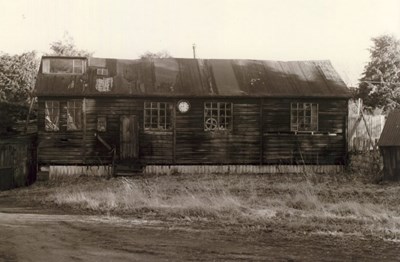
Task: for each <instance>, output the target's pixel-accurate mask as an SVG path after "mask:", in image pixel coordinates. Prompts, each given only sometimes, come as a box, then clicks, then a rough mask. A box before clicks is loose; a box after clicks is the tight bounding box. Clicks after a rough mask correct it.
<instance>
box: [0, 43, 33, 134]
mask: <svg viewBox="0 0 400 262" xmlns="http://www.w3.org/2000/svg"><path fill="white" fill-rule="evenodd" d="M38 68H39V59H38V58H37V57H36V53H35V52H34V51H32V52H27V53H23V54H21V55H13V56H11V55H9V54H5V53H1V54H0V133H1V132H2V131H4V130H7V129H9V128H11V127H12V126H13V124H14V123H15V122H16V121H17V120H24V119H26V117H27V114H28V111H29V104H30V103H31V102H33V101H34V97H33V94H32V93H33V89H34V86H35V80H36V74H37V70H38Z"/></svg>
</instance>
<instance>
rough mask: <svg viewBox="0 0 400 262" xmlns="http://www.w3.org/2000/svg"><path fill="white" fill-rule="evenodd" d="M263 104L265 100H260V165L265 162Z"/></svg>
mask: <svg viewBox="0 0 400 262" xmlns="http://www.w3.org/2000/svg"><path fill="white" fill-rule="evenodd" d="M263 104H264V99H262V98H261V99H260V117H259V118H258V119H259V121H260V123H259V128H260V165H262V164H263V162H264V125H263Z"/></svg>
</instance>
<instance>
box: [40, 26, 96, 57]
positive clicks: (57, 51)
mask: <svg viewBox="0 0 400 262" xmlns="http://www.w3.org/2000/svg"><path fill="white" fill-rule="evenodd" d="M50 50H51V52H50V53H48V54H47V55H54V56H84V57H91V56H93V52H89V51H87V50H83V49H78V48H77V47H76V46H75V42H74V39H73V38H72V36H70V35H69V34H68V32H65V33H64V36H63V39H62V40H59V41H55V42H53V43H51V44H50Z"/></svg>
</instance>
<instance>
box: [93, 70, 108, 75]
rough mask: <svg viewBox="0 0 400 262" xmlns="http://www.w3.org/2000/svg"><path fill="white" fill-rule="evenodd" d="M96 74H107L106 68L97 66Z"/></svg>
mask: <svg viewBox="0 0 400 262" xmlns="http://www.w3.org/2000/svg"><path fill="white" fill-rule="evenodd" d="M96 71H97V75H98V76H108V69H107V68H97V70H96Z"/></svg>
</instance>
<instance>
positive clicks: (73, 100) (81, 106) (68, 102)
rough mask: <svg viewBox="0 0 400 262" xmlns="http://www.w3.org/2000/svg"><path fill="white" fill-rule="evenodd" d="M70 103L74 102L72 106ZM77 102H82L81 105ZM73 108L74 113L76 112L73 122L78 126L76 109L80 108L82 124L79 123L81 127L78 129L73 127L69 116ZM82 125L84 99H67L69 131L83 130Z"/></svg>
mask: <svg viewBox="0 0 400 262" xmlns="http://www.w3.org/2000/svg"><path fill="white" fill-rule="evenodd" d="M70 103H74V104H73V107H72V108H71V107H70ZM77 103H78V104H80V107H79V106H78V107H77V106H76V104H77ZM72 109H73V114H74V115H73V118H72V119H73V120H74V123H73V124H75V126H76V119H77V117H76V116H77V112H76V109H80V117H79V121H80V122H79V123H80V125H79V128H78V127H77V128H76V129H71V128H70V125H69V120H68V116H69V115H70V110H72ZM82 126H83V100H82V99H72V100H68V101H67V131H68V132H74V131H82Z"/></svg>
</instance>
